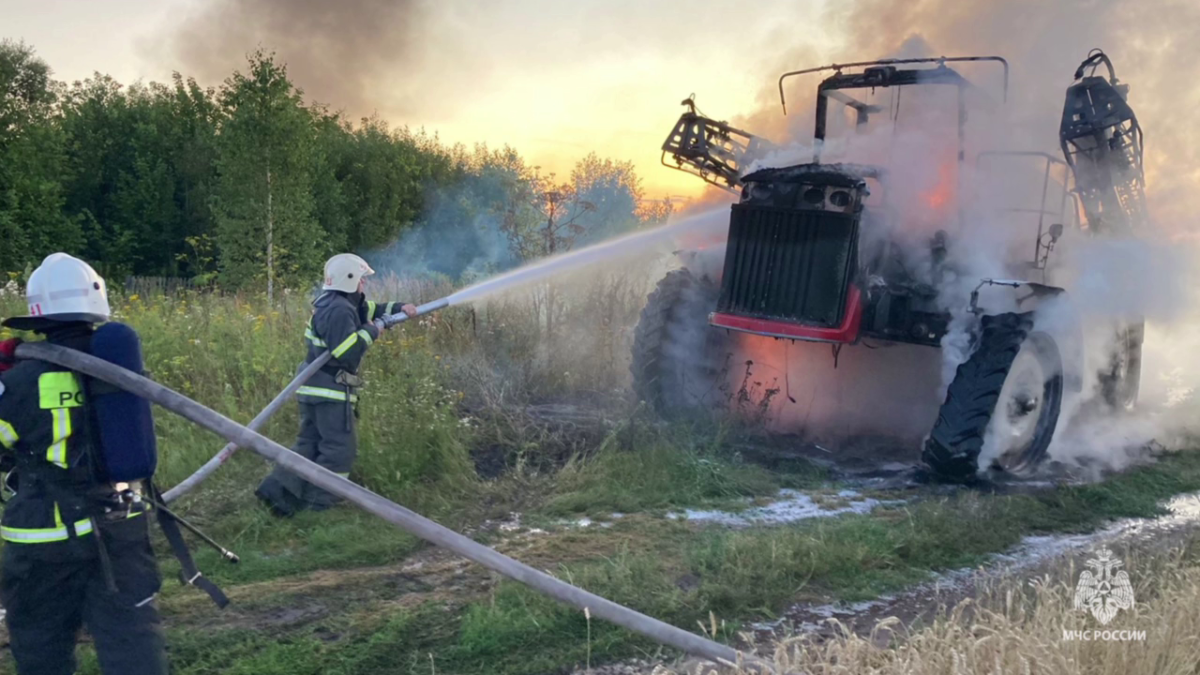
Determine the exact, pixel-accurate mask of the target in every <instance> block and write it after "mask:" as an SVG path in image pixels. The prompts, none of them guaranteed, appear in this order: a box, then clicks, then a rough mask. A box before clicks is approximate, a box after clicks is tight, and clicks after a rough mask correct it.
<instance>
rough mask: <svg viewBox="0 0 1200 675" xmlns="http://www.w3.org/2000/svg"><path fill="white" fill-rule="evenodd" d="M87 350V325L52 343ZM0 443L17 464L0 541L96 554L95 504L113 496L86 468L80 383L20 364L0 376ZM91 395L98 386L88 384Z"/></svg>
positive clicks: (87, 438) (88, 422)
mask: <svg viewBox="0 0 1200 675" xmlns="http://www.w3.org/2000/svg"><path fill="white" fill-rule="evenodd" d="M52 341H53V342H54V343H56V344H61V345H63V346H65V347H69V348H71V349H77V350H80V351H83V352H89V351H90V345H91V327H90V326H89V327H82V328H78V329H72V330H70V331H68V333H67V334H65V335H62V336H59V337H56V338H55V339H54V340H52ZM0 385H3V386H2V389H3V391H2V392H0V445H3V447H4V450H5V452H11V453H13V454H14V455H15V457H16V462H17V469H16V471H17V488H16V490H17V493H16V495H15V496H14V497H13V498H12V499H10V500H9V501H8V503H7V504H6V505H5V507H4V517H3V520H2V521H0V537H2V538H3V539H4V540H5V541H6V542H9V543H11V544H41V545H45V546H47V547H74V548H77V549H79V550H80V551H87V552H90V551H94V550H95V545H94V544H88V543H82V544H81V542H86V540H89V539H90V536H89V535H91V534H92V532H93V531H94V529H95V526H96V523H95V521H94V520H93V516H94V515H95V514H96V512H97V509H96V505H97V504H98V503H100V502H101V501H106V500H108V499H109V498H111V496H112V495H113V492H114V490H113V488H112V486H111V485H106V484H103V483H101V482H100V479H99V478H98V475H99V473H98V472H97V471H96V467H95V466H93V465H92V462H94V461H98V460H95V459H94V458H95V457H97V456H98V454H99V453H98V452H93V450H94V449H95V450H98V448H93V446H92V443H93V441H92V436H91V433H90V430H91V428H93V427H92V425H93V422H92V418H91V417H90V415H91V408H90V407H89V406H88V401H87V397H86V395H85V390H86V387H84V386H83V385H84V382H83V377H82V376H80V375H78V374H76V373H74V372H71V371H69V370H66V369H64V368H61V367H59V366H55V365H52V364H49V363H46V362H43V361H34V360H28V361H21V362H20V363H18V364H17V365H16V366H14V367H13V368H12V369H11V370H8V371H6V372H4V373H3V374H2V375H0ZM89 386H90V387H91V388H92V390H93V391H94V392H95V391H96V389H95V387H96V386H101V387H102V386H105V385H103V384H102V383H98V382H94V381H93V382H92V383H91V384H90V385H89Z"/></svg>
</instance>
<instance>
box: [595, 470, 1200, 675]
mask: <svg viewBox="0 0 1200 675" xmlns="http://www.w3.org/2000/svg"><path fill="white" fill-rule="evenodd" d="M1167 508H1168V510H1169V511H1170V513H1169V514H1168V515H1164V516H1161V517H1158V518H1149V519H1141V518H1138V519H1128V520H1122V521H1119V522H1116V523H1114V524H1112V525H1110V526H1109V527H1106V528H1104V529H1102V530H1099V531H1096V532H1092V533H1089V534H1079V535H1055V536H1038V537H1026V538H1025V540H1024V541H1023V542H1022V543H1021V544H1020V545H1019V546H1017V547H1016V548H1014V549H1013V550H1011V551H1009V552H1007V553H1004V554H1001V555H997V556H994V557H993V559H992V561H991V562H990V563H989V564H987V565H985V566H983V567H980V568H965V569H959V570H953V571H950V572H946V573H943V574H939V575H938V576H937V577H936V578H935V579H933V580H931V581H929V582H926V583H923V584H919V585H917V586H914V587H912V588H910V589H908V590H906V591H904V592H901V593H896V594H892V595H885V596H882V597H880V598H877V599H875V600H871V601H867V602H860V603H850V604H847V603H837V604H811V603H805V604H797V605H794V606H793V607H791V608H790V609H789V610H787V612H785V613H784V615H783V616H782V617H781V618H780V619H779V620H777V621H774V622H771V623H760V624H753V625H751V626H750V627H749V628H750V631H749V632H748V633H747V634H745V637H746V638H747V640H746V641H744V642H743V643H742V645H741V646H742V647H743V648H746V647H749V646H751V645H758V646H759V649H760V650H761V649H762V647H763V646H767V647H769V646H770V645H773V644H774V643H776V642H777V641H778V640H780V639H781V638H786V637H794V636H796V635H807V636H809V637H811V638H814V639H815V640H816V641H818V642H821V641H823V640H825V639H829V638H831V637H833V636H834V635H835V634H836V632H837V631H839V630H840V628H839V627H838V626H837V624H841V626H844V627H845V628H846V629H849V630H851V631H853V632H854V633H856V634H857V635H859V636H862V637H867V636H870V635H871V634H872V631H874V630H875V628H876V627H877V626H878V624H879V623H880V622H881V621H883V620H885V619H889V618H892V617H895V618H897V619H899V620H900V624H899V625H901V626H904V627H908V628H912V627H919V626H920V625H922V624H924V623H928V622H929V621H931V620H932V619H934V618H936V617H938V616H940V615H944V614H945V612H946V610H947V609H948V608H953V607H954V606H955V605H957V604H958V603H960V602H962V601H963V600H966V599H968V598H978V597H980V596H981V595H982V594H983V593H984V592H986V590H987V589H988V588H990V587H994V586H995V585H997V584H998V583H999V582H1001V581H1004V580H1006V579H1013V578H1018V579H1033V578H1036V577H1039V576H1041V575H1044V574H1046V573H1048V572H1049V571H1050V570H1052V569H1055V568H1057V567H1058V566H1060V565H1061V564H1062V563H1063V562H1064V561H1066V560H1067V559H1071V558H1075V559H1077V560H1076V562H1077V563H1078V562H1080V561H1079V560H1078V559H1080V558H1081V557H1082V556H1084V555H1085V554H1086V553H1089V552H1091V551H1094V550H1096V549H1098V548H1100V547H1102V546H1103V547H1110V548H1117V549H1125V548H1130V549H1137V550H1140V551H1156V550H1165V549H1167V548H1169V547H1170V546H1172V545H1175V544H1178V543H1180V542H1182V541H1186V540H1188V539H1190V538H1192V537H1195V536H1197V535H1198V534H1200V493H1197V494H1190V495H1182V496H1179V497H1176V498H1174V499H1172V500H1170V502H1168V504H1167ZM1080 567H1081V565H1078V564H1077V565H1076V568H1077V569H1078V568H1080ZM1132 572H1134V573H1136V571H1132ZM898 630H899V631H903V630H905V628H900V629H898ZM901 638H902V636H899V635H897V634H896V633H895V632H893V631H892V630H889V629H882V630H879V631H876V632H875V639H876V643H877V644H879V646H881V647H883V646H886V645H887V644H889V643H890V642H892V641H893V640H894V639H901ZM668 667H669V668H670V669H671V670H673V671H674V672H676V673H681V674H682V673H689V674H692V673H706V674H707V673H716V672H718V671H716V670H714V669H713V668H712V666H711V665H709V664H705V663H704V662H701V661H698V660H696V659H690V658H685V659H682V660H679V661H674V662H667V661H654V662H650V661H637V662H626V663H621V664H613V665H611V666H606V667H604V668H594V669H592V670H591V671H589V672H588V673H584V672H583V671H576V672H575V673H574V675H658V673H661V672H662V670H661V669H663V668H668ZM656 669H659V670H658V671H657V672H656Z"/></svg>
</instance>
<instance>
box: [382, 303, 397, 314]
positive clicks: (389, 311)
mask: <svg viewBox="0 0 1200 675" xmlns="http://www.w3.org/2000/svg"><path fill="white" fill-rule="evenodd" d="M399 304H400V303H398V302H389V303H388V304H387V309H385V310H384V312H383V313H384V314H387V315H388V316H391V315H393V314H395V313H396V309H397V307H396V305H399Z"/></svg>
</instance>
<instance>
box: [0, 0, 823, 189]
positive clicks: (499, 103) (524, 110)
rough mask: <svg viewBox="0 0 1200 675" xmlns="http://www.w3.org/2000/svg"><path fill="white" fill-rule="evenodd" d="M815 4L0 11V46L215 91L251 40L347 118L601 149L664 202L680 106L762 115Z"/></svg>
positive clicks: (2, 4) (545, 162)
mask: <svg viewBox="0 0 1200 675" xmlns="http://www.w3.org/2000/svg"><path fill="white" fill-rule="evenodd" d="M823 2H824V0H811V1H810V0H804V1H800V2H790V1H789V2H761V3H756V9H755V10H754V11H753V12H747V11H745V10H739V9H738V6H739V5H742V3H741V2H737V1H714V0H689V1H677V0H658V1H656V2H645V1H634V0H608V1H602V0H572V1H571V2H563V1H561V0H503V1H497V2H480V1H476V2H467V1H462V0H443V1H442V2H437V3H425V2H421V1H420V0H414V1H411V2H409V1H406V0H343V1H342V2H337V3H334V2H319V0H279V2H272V1H270V0H263V1H255V0H244V1H243V0H105V1H104V2H91V1H87V0H75V1H68V0H37V1H36V2H35V1H27V0H0V16H3V17H5V20H4V22H3V25H2V26H0V37H7V38H13V39H23V40H25V41H26V42H27V43H29V44H31V45H32V46H33V47H34V48H35V49H36V50H37V52H38V54H39V55H40V56H41V57H42V58H44V59H45V60H46V61H47V62H48V63H49V64H50V66H51V67H52V68H53V69H54V71H55V75H56V77H57V78H58V79H62V80H67V81H72V80H77V79H82V78H85V77H88V76H90V75H91V74H92V73H93V71H100V72H103V73H106V74H109V75H111V76H113V77H114V78H116V79H117V80H118V81H119V82H122V83H131V82H133V81H136V80H138V79H143V80H159V81H162V80H166V79H168V78H169V77H170V76H171V73H172V72H174V71H179V72H181V73H183V74H184V75H185V76H188V75H191V76H195V77H196V78H197V79H198V80H199V81H200V82H201V83H202V84H207V85H218V84H219V83H220V81H221V80H222V79H223V78H224V77H225V76H226V75H228V74H229V73H230V72H232V70H233V69H235V68H238V67H241V66H242V65H243V64H244V63H245V55H246V53H247V52H248V51H250V50H252V49H254V48H255V46H256V45H259V44H261V45H262V46H264V47H267V48H269V49H276V50H278V52H279V54H280V56H281V57H282V58H283V59H284V60H285V61H287V62H288V63H289V69H290V71H291V75H292V78H293V79H294V80H295V81H296V82H297V84H298V85H299V86H300V87H301V88H303V89H304V90H305V91H306V95H307V96H309V97H311V98H314V99H316V100H318V101H321V102H322V103H327V104H329V105H330V106H331V107H333V108H335V109H338V108H341V109H343V110H344V111H345V112H346V113H347V114H348V115H350V116H351V118H352V119H357V118H358V117H361V116H363V115H370V114H372V113H375V114H378V115H379V116H381V117H382V118H384V119H385V120H387V121H388V122H389V123H391V124H393V125H396V126H403V125H407V126H409V127H412V128H422V127H423V128H425V129H426V130H427V131H430V132H436V133H437V134H438V135H439V137H440V138H442V139H443V140H446V141H450V142H462V143H465V144H468V145H470V144H473V143H476V142H487V143H488V144H489V145H491V146H498V145H503V144H506V143H507V144H510V145H513V146H514V147H516V148H517V149H518V150H519V151H520V152H521V153H522V154H523V155H524V156H525V157H526V158H527V160H528V161H529V162H530V164H532V165H534V166H540V167H541V170H542V171H543V172H544V173H549V172H554V173H556V174H557V175H558V176H560V177H565V176H566V175H567V174H569V172H570V168H571V166H572V165H573V164H574V162H575V161H576V160H577V159H579V158H581V157H582V156H584V155H585V154H587V153H588V152H589V151H592V150H595V151H597V152H598V153H599V154H600V155H601V156H605V157H611V158H613V159H617V160H631V161H633V162H634V163H635V165H636V167H637V169H638V172H639V174H640V175H641V176H642V177H643V180H644V184H645V187H646V189H647V196H648V197H654V198H662V197H665V196H676V197H684V196H694V195H697V194H698V193H699V192H700V191H701V189H702V188H703V183H702V182H701V181H699V180H698V179H696V178H694V177H691V176H689V175H685V174H683V173H680V172H678V171H676V170H674V169H668V168H665V167H662V166H661V164H660V162H659V160H660V156H661V152H660V150H659V148H660V146H661V144H662V142H663V140H664V139H665V138H666V136H667V133H668V131H669V130H670V129H671V127H672V126H673V123H674V121H675V120H676V119H677V117H678V115H679V114H680V113H681V112H682V111H683V108H682V107H681V106H680V105H679V104H680V102H681V101H682V100H683V99H684V98H686V97H688V96H689V95H691V94H696V97H697V101H698V103H699V104H700V105H701V107H702V109H703V110H704V111H705V112H707V113H710V114H712V115H714V116H717V117H720V118H733V117H736V116H738V115H742V114H746V113H748V112H750V111H751V110H754V109H755V108H757V107H758V101H757V97H758V95H759V94H760V92H761V91H762V90H763V88H764V87H765V86H768V85H770V84H771V83H773V82H774V79H775V77H776V76H777V75H778V70H779V69H778V67H777V64H778V58H779V53H778V50H777V49H776V48H775V46H776V45H780V44H791V43H795V42H797V41H800V42H803V43H805V44H808V45H812V46H814V47H817V48H821V47H824V46H828V45H832V44H833V43H834V42H835V40H834V39H833V38H832V37H830V36H829V34H828V33H826V32H823V31H814V30H810V29H805V26H812V25H814V24H816V23H817V22H818V21H819V16H820V13H821V12H822V8H823ZM795 65H796V67H803V66H807V65H816V64H815V63H813V64H810V63H799V64H795ZM776 110H778V108H776ZM778 114H779V115H780V116H782V112H778Z"/></svg>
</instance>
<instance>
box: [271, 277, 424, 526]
mask: <svg viewBox="0 0 1200 675" xmlns="http://www.w3.org/2000/svg"><path fill="white" fill-rule="evenodd" d="M374 273H375V270H373V269H371V266H370V265H368V264H367V261H365V260H363V259H362V258H360V257H358V256H356V255H353V254H350V253H340V254H338V255H335V256H333V257H332V258H330V259H329V260H328V261H327V262H326V263H325V283H324V285H323V286H322V293H321V295H320V296H319V297H318V298H317V299H316V301H315V302H314V303H313V307H314V310H313V315H312V318H310V319H309V322H308V326H307V328H306V329H305V332H304V340H305V343H306V344H307V346H308V356H307V358H306V359H305V360H304V363H302V364H301V365H300V369H301V370H302V369H304V367H305V366H307V365H308V364H309V363H312V362H313V361H314V360H316V358H317V357H319V356H320V355H321V354H322V353H323V352H325V351H326V350H328V351H330V352H331V353H332V355H333V358H332V359H330V361H329V363H328V364H326V365H325V366H324V367H323V368H321V370H320V371H318V372H317V373H316V374H315V375H313V377H312V379H310V380H309V381H308V382H307V383H305V385H304V386H302V387H301V388H300V389H299V391H298V392H297V394H296V396H297V399H298V400H299V402H300V433H299V435H298V436H297V438H296V444H295V446H294V447H293V448H292V450H294V451H295V452H296V453H297V454H299V455H300V456H301V457H304V458H306V459H310V460H312V461H314V462H316V463H317V464H320V465H321V466H323V467H325V468H326V469H329V470H330V471H333V472H334V473H337V474H340V475H342V476H348V475H349V473H350V469H351V467H352V466H353V465H354V459H355V457H356V456H357V455H358V443H357V441H358V438H357V432H356V420H357V417H358V410H357V405H356V404H357V402H358V393H359V391H360V389H361V387H362V382H361V380H360V379H359V377H358V366H359V363H360V362H361V361H362V358H363V355H364V354H365V353H366V351H367V348H368V347H370V346H371V343H372V342H374V341H375V339H376V338H378V337H379V329H378V328H377V327H376V326H375V325H374V324H373V323H372V322H373V321H374V320H375V319H378V318H380V317H383V316H385V315H391V314H397V313H399V312H404V313H405V314H407V315H409V316H414V315H415V314H416V312H417V308H416V307H415V306H413V305H411V304H407V303H401V302H387V303H376V302H372V301H370V300H367V299H366V297H365V295H364V294H363V280H364V279H365V278H366V277H368V276H370V275H372V274H374ZM254 494H255V495H256V496H257V497H258V498H259V499H260V500H262V501H263V502H264V503H265V504H266V505H267V506H268V507H269V508H270V509H271V511H272V512H273V513H275V514H276V515H280V516H291V515H293V514H295V513H296V512H297V511H299V510H301V509H305V508H307V509H312V510H317V511H320V510H325V509H328V508H329V507H330V506H332V505H333V504H334V503H336V502H337V498H336V497H335V496H334V495H332V494H330V493H329V492H326V491H325V490H322V489H321V488H318V487H316V486H315V485H312V484H310V483H308V482H306V481H304V480H303V479H302V478H300V477H298V476H296V475H295V474H292V473H289V472H287V471H284V470H282V469H280V468H278V467H277V468H276V469H275V470H274V471H272V472H271V474H270V475H268V476H267V477H266V479H264V480H263V482H262V483H261V484H260V485H259V486H258V489H257V490H255V493H254Z"/></svg>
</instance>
